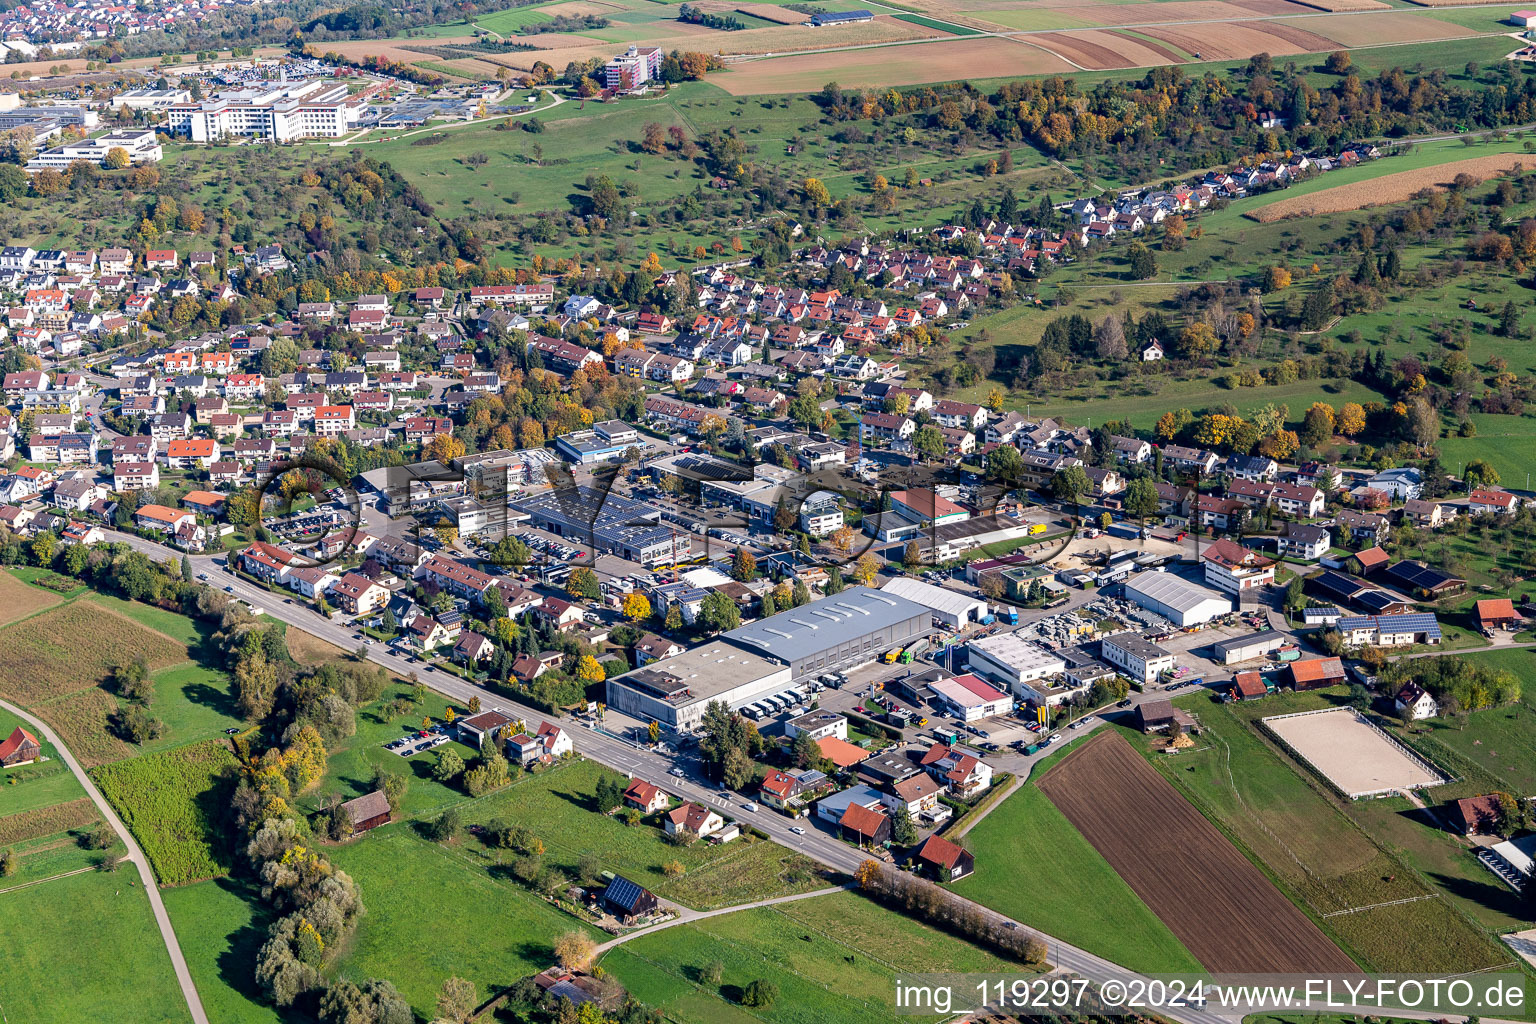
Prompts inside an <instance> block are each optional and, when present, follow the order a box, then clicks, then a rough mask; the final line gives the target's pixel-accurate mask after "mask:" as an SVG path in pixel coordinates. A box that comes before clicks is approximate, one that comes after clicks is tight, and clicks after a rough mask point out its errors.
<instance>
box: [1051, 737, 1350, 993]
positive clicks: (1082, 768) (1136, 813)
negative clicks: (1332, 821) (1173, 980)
mask: <svg viewBox="0 0 1536 1024" xmlns="http://www.w3.org/2000/svg"><path fill="white" fill-rule="evenodd" d="M1040 788H1041V790H1042V791H1043V792H1044V793H1045V795H1046V796H1047V797H1048V798H1050V800H1051V802H1052V803H1053V804H1055V805H1056V807H1057V808H1058V809H1059V810H1060V811H1061V812H1062V813H1063V814H1064V815H1065V816H1066V818H1067V820H1068V821H1070V822H1072V824H1073V825H1074V826H1076V827H1077V829H1078V831H1079V832H1081V833H1082V834H1083V836H1084V837H1085V838H1086V839H1087V840H1088V841H1089V842H1090V843H1092V844H1093V846H1094V848H1095V849H1097V850H1098V851H1099V852H1100V853H1102V854H1103V855H1104V858H1105V860H1107V861H1109V863H1110V865H1111V866H1112V867H1113V868H1114V869H1115V871H1116V873H1118V874H1119V875H1120V877H1121V878H1123V879H1125V880H1126V882H1127V883H1129V885H1130V887H1131V888H1132V889H1133V890H1135V891H1136V892H1137V894H1138V895H1140V896H1141V898H1142V899H1143V900H1145V901H1146V903H1147V905H1148V906H1149V907H1151V908H1152V911H1153V913H1155V914H1157V915H1158V917H1160V918H1161V919H1162V920H1163V922H1164V923H1165V924H1167V925H1168V927H1169V929H1170V930H1172V931H1173V933H1174V934H1175V935H1176V936H1178V937H1179V939H1180V940H1181V941H1182V942H1183V943H1184V945H1185V946H1186V947H1188V949H1189V951H1190V952H1191V953H1192V954H1194V956H1195V957H1196V958H1197V959H1198V960H1199V961H1200V962H1201V964H1203V965H1204V966H1205V967H1206V968H1207V969H1208V970H1211V971H1215V972H1218V973H1219V972H1222V971H1229V972H1234V973H1243V972H1251V973H1258V972H1261V971H1265V970H1276V971H1292V970H1294V971H1309V970H1310V971H1319V972H1323V973H1328V972H1337V973H1345V972H1350V971H1353V970H1354V969H1355V965H1354V963H1353V961H1351V960H1350V958H1349V957H1348V956H1346V955H1345V954H1344V953H1343V952H1342V951H1341V950H1339V948H1338V947H1337V946H1335V945H1334V944H1333V943H1332V942H1331V941H1329V939H1328V938H1327V936H1325V935H1324V934H1323V933H1322V932H1321V931H1320V930H1319V929H1318V928H1317V926H1316V925H1315V924H1313V923H1312V922H1311V921H1310V920H1308V919H1307V917H1306V916H1305V915H1304V914H1302V913H1301V912H1300V911H1299V910H1297V909H1296V907H1295V906H1293V905H1292V904H1291V903H1290V902H1289V901H1288V900H1287V899H1286V898H1285V897H1284V896H1283V895H1281V893H1280V891H1279V890H1278V889H1276V888H1275V887H1274V885H1273V883H1271V882H1270V881H1269V880H1268V879H1267V878H1265V877H1264V875H1263V874H1262V873H1261V872H1259V871H1258V869H1257V868H1255V867H1254V866H1253V865H1252V864H1250V863H1248V862H1247V860H1246V859H1245V858H1244V857H1243V856H1242V854H1241V853H1239V852H1238V851H1237V849H1236V848H1235V847H1233V846H1232V844H1231V843H1230V842H1228V840H1227V839H1226V837H1224V836H1223V835H1222V834H1221V833H1220V832H1218V831H1217V830H1216V829H1215V828H1214V827H1212V826H1211V824H1210V823H1209V822H1207V821H1206V820H1205V819H1204V818H1202V817H1201V816H1200V814H1199V812H1197V811H1196V810H1195V809H1194V807H1193V806H1191V805H1190V804H1189V802H1188V801H1187V800H1185V799H1184V798H1183V797H1182V796H1181V795H1180V794H1179V793H1178V791H1177V790H1175V789H1174V788H1173V787H1172V786H1170V785H1169V784H1168V783H1167V782H1166V780H1164V779H1162V778H1161V777H1160V776H1159V775H1158V774H1157V772H1156V771H1155V770H1153V769H1152V767H1151V766H1150V765H1148V764H1147V762H1146V761H1145V760H1144V759H1143V758H1141V757H1140V756H1139V755H1138V754H1137V753H1136V751H1135V750H1134V749H1132V747H1131V745H1130V744H1129V743H1127V742H1125V741H1124V740H1122V739H1121V738H1120V737H1119V736H1118V735H1116V734H1114V733H1104V734H1102V735H1100V736H1095V737H1093V738H1092V739H1090V740H1089V741H1088V742H1087V743H1085V744H1083V746H1081V747H1080V748H1078V749H1077V750H1075V751H1073V752H1072V754H1071V755H1069V756H1068V757H1066V758H1064V759H1063V760H1062V761H1061V763H1060V764H1058V765H1057V766H1056V767H1055V768H1054V769H1052V770H1051V772H1050V773H1049V774H1048V775H1047V776H1045V777H1044V778H1043V779H1042V780H1041V782H1040Z"/></svg>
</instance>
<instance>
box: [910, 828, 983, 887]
mask: <svg viewBox="0 0 1536 1024" xmlns="http://www.w3.org/2000/svg"><path fill="white" fill-rule="evenodd" d="M912 859H913V861H914V862H915V863H916V864H917V865H918V866H919V867H921V868H924V869H926V870H927V871H929V872H930V873H931V874H932V875H933V877H934V878H936V879H938V880H939V881H940V882H957V881H959V880H960V879H962V878H964V877H965V876H966V875H969V874H970V873H971V872H973V871H975V870H976V858H975V857H974V856H973V855H972V854H971V852H970V851H969V850H967V849H965V848H964V847H962V846H959V845H956V844H955V843H952V842H950V841H949V840H948V839H945V838H944V837H943V836H929V837H928V838H927V839H926V840H925V841H924V842H923V845H922V846H920V847H918V850H917V853H915V854H913V855H912Z"/></svg>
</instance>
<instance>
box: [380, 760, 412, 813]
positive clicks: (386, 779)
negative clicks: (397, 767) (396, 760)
mask: <svg viewBox="0 0 1536 1024" xmlns="http://www.w3.org/2000/svg"><path fill="white" fill-rule="evenodd" d="M409 785H410V782H409V780H407V779H406V777H405V776H404V775H401V774H398V773H396V772H387V771H385V770H384V769H383V768H382V767H379V766H377V765H375V766H374V769H373V788H374V790H375V791H378V790H383V791H384V799H386V800H388V801H389V809H390V810H391V811H399V810H400V801H402V800H404V799H405V791H406V789H407V787H408V786H409Z"/></svg>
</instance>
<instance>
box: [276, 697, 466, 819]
mask: <svg viewBox="0 0 1536 1024" xmlns="http://www.w3.org/2000/svg"><path fill="white" fill-rule="evenodd" d="M410 692H411V687H410V686H408V685H406V684H403V683H396V684H393V685H391V686H389V687H388V688H386V689H385V691H384V694H383V696H381V697H380V698H379V699H378V700H377V701H375V702H374V703H372V704H369V705H368V706H366V707H363V708H359V709H358V711H357V732H355V733H354V734H353V735H351V736H349V737H347V738H346V739H344V740H341V741H340V743H339V744H338V745H337V747H336V748H335V749H333V750H332V751H331V752H330V760H329V762H328V764H327V766H326V773H325V778H324V779H322V780H321V782H320V783H319V785H317V786H315V787H314V788H313V789H311V790H310V791H309V792H308V793H306V794H304V795H303V796H300V797H299V798H298V801H297V802H298V805H299V807H300V808H301V809H302V810H303V811H304V812H305V813H306V814H308V813H313V812H315V811H318V810H320V809H321V808H322V807H323V806H324V805H325V801H326V800H327V799H328V798H329V797H331V796H332V795H337V796H340V797H341V798H342V799H344V800H350V799H352V798H353V797H356V796H362V795H363V794H364V793H367V792H370V791H371V789H372V779H373V770H374V768H375V767H381V768H383V769H384V770H385V771H386V772H390V773H392V774H396V775H404V776H406V777H407V778H408V779H409V780H410V781H409V785H408V787H407V789H406V794H405V799H404V801H403V803H402V805H401V809H400V813H401V815H402V816H404V817H408V818H409V817H416V816H418V815H425V814H428V813H430V812H434V811H436V810H438V809H439V808H442V807H446V806H447V805H448V804H451V803H455V802H457V801H459V800H463V799H464V793H463V791H462V790H460V789H459V788H457V787H456V786H447V785H444V784H443V783H441V782H438V781H437V780H436V779H434V778H432V771H431V769H432V766H433V765H435V764H436V763H437V758H438V755H439V754H440V753H441V752H443V751H445V750H453V751H456V752H457V753H458V754H459V756H460V757H463V758H464V759H465V760H466V761H469V760H471V759H472V758H475V757H478V756H479V753H480V752H479V751H478V750H474V749H472V748H470V747H466V746H464V745H463V744H460V743H446V744H444V745H443V746H441V747H438V748H437V749H436V750H433V751H429V752H426V753H421V754H416V755H414V756H412V757H408V758H407V757H401V756H400V755H399V754H397V753H395V752H394V751H393V750H386V749H385V748H384V744H385V743H387V742H389V741H390V740H393V739H397V738H398V737H401V736H404V735H405V734H406V732H407V731H408V730H413V729H420V728H421V720H422V718H423V717H426V718H430V719H431V720H432V721H433V722H441V721H443V720H444V714H445V712H446V711H447V709H448V707H449V706H450V704H451V703H452V702H450V701H448V700H447V699H446V698H444V697H443V696H441V695H440V694H437V693H433V692H432V691H430V690H429V691H427V696H426V700H425V702H424V703H422V704H420V705H418V706H417V707H416V709H415V710H414V711H412V712H411V714H409V715H404V716H402V717H399V718H393V719H391V718H388V717H387V716H386V713H385V709H386V708H387V707H388V706H389V704H390V702H391V701H393V700H394V699H395V698H397V697H403V696H406V695H408V694H409V693H410ZM453 708H454V712H455V713H456V714H458V715H460V716H461V717H462V715H463V714H465V708H464V706H463V705H461V704H454V705H453Z"/></svg>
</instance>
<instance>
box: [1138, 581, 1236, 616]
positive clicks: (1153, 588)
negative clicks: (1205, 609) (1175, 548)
mask: <svg viewBox="0 0 1536 1024" xmlns="http://www.w3.org/2000/svg"><path fill="white" fill-rule="evenodd" d="M1125 589H1126V593H1128V594H1139V595H1141V596H1143V597H1146V598H1148V599H1149V600H1153V601H1157V602H1159V603H1160V604H1164V605H1167V606H1168V607H1169V608H1175V609H1177V610H1178V611H1180V612H1191V611H1194V610H1195V609H1196V608H1198V607H1199V606H1200V605H1201V604H1202V603H1204V602H1206V601H1225V602H1226V604H1227V607H1228V608H1231V606H1232V602H1231V599H1230V598H1228V597H1227V596H1226V595H1225V594H1219V593H1217V592H1216V591H1214V590H1211V589H1210V588H1208V587H1202V586H1200V585H1199V584H1198V583H1191V582H1190V581H1189V580H1186V579H1184V578H1183V577H1180V576H1175V575H1174V574H1173V573H1171V572H1144V573H1139V574H1137V575H1135V576H1133V577H1131V578H1130V579H1129V580H1127V581H1126V583H1125Z"/></svg>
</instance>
